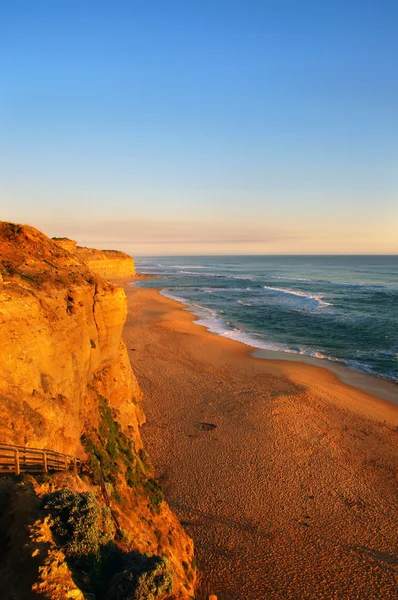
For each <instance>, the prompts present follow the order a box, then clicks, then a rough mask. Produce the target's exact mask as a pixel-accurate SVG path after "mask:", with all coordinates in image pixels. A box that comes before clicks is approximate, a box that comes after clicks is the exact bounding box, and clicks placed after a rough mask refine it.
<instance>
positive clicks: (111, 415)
mask: <svg viewBox="0 0 398 600" xmlns="http://www.w3.org/2000/svg"><path fill="white" fill-rule="evenodd" d="M71 250H72V251H71ZM82 250H84V252H82V253H80V254H79V253H77V252H76V251H73V247H72V246H70V245H69V247H68V248H67V249H65V248H63V247H62V245H60V244H59V243H56V242H55V241H53V240H51V239H49V238H47V237H46V236H45V235H44V234H42V233H40V232H39V231H37V230H36V229H34V228H33V227H29V226H25V225H14V224H11V223H4V222H0V274H1V277H0V331H1V334H0V335H1V339H0V373H1V376H0V442H1V443H7V444H15V445H20V446H24V445H26V446H29V447H34V448H48V449H51V450H55V451H59V452H65V453H67V454H71V455H74V456H77V457H80V458H82V459H83V460H84V461H85V462H84V468H83V475H82V476H81V477H79V476H72V475H66V474H65V475H57V476H55V477H53V478H52V480H51V482H48V481H46V482H40V480H38V479H37V478H36V479H34V478H31V480H30V481H29V485H28V484H27V483H26V482H24V481H23V480H22V481H20V482H18V481H16V482H14V483H13V484H11V483H9V484H7V485H8V487H7V486H6V487H7V492H6V493H7V497H8V498H14V503H15V504H16V505H18V506H19V509H20V512H18V511H17V512H16V511H15V507H14V506H13V505H12V503H11V507H10V503H9V502H8V504H7V511H6V513H7V515H8V516H7V517H6V518H5V520H3V521H2V524H0V533H1V534H2V537H3V538H4V539H5V540H8V544H9V547H10V551H9V552H8V553H7V555H6V556H7V559H6V560H4V561H3V563H2V573H3V575H4V574H5V579H4V581H6V582H7V583H6V586H5V588H4V589H3V587H2V586H3V583H1V581H3V579H2V577H0V595H1V597H2V598H18V597H24V598H25V597H30V596H29V595H27V591H26V589H25V591H24V592H23V595H18V592H15V593H14V592H12V590H13V589H14V588H15V589H19V588H18V586H19V585H20V583H19V582H18V581H17V579H15V576H14V579H13V573H14V572H15V571H18V569H19V568H20V564H19V563H20V562H21V561H22V562H23V561H25V562H26V561H28V563H29V560H30V559H29V557H27V556H26V555H25V554H24V553H22V554H21V556H20V557H19V559H15V558H14V559H13V558H12V556H13V552H12V547H13V544H14V542H13V539H14V538H15V532H13V529H12V527H13V524H14V525H15V523H14V522H15V521H16V522H17V523H20V524H21V528H22V529H23V531H24V532H25V533H24V534H23V535H25V537H26V539H27V540H30V542H29V544H32V543H33V545H34V544H36V546H37V544H38V543H39V542H38V541H37V540H40V539H41V538H40V535H42V533H41V534H40V535H39V534H38V533H37V532H38V531H42V530H43V528H44V529H46V527H47V529H46V531H47V534H46V535H47V538H48V539H47V542H48V543H47V545H46V550H45V551H43V550H42V548H41V546H40V552H39V551H38V552H37V553H36V554H37V557H36V559H35V561H36V562H35V565H34V568H33V567H32V565H31V566H30V571H32V577H31V580H29V585H30V589H34V590H35V591H34V594H33V596H32V597H38V596H41V597H46V598H60V599H62V598H65V599H66V598H71V597H79V596H78V595H73V594H72V591H73V589H72V588H73V586H72V583H73V581H74V582H75V583H74V584H73V585H75V587H76V590H77V592H78V591H79V589H80V590H82V591H83V592H87V590H89V592H88V593H92V589H93V586H94V584H95V580H94V579H95V578H94V579H93V577H94V576H91V575H90V576H89V577H88V579H87V577H86V579H85V580H84V581H83V583H82V584H81V586H80V583H81V582H80V583H79V582H78V583H76V581H79V577H77V579H76V577H75V574H74V573H73V570H76V566H74V565H75V563H73V561H72V563H71V561H70V560H69V559H68V554H67V552H66V554H65V544H63V545H62V544H61V543H60V541H59V532H58V533H57V530H56V529H55V530H54V527H55V525H54V526H53V527H52V528H51V526H50V525H51V521H48V519H49V516H48V511H47V513H45V512H43V508H42V504H40V502H39V500H40V499H41V498H42V497H43V496H44V495H45V494H48V493H50V492H51V494H54V493H56V491H57V490H60V489H63V488H64V487H65V486H66V487H67V489H68V490H69V491H70V492H71V493H72V492H73V493H74V494H75V496H73V497H72V496H71V497H70V498H72V500H73V498H74V500H73V501H76V502H77V500H76V499H78V498H80V496H79V494H83V496H84V494H85V493H91V494H93V498H94V500H93V502H94V504H95V503H96V502H97V503H99V505H104V503H105V505H108V506H106V509H107V510H108V509H109V510H110V511H111V513H109V514H112V518H113V521H114V523H116V526H115V528H114V529H115V530H114V531H113V530H112V531H113V533H112V535H111V534H109V535H111V538H109V539H110V540H111V543H112V544H113V546H112V547H114V548H115V549H116V550H114V552H116V555H117V557H118V560H119V559H120V560H119V563H120V564H119V563H118V564H119V567H120V565H121V564H122V562H120V561H121V560H122V559H121V558H120V557H122V558H123V557H125V556H129V557H131V556H140V557H141V559H140V561H141V562H139V564H140V565H142V564H144V563H145V560H149V558H148V559H147V558H145V559H143V558H142V557H148V556H149V557H151V556H152V557H156V556H158V557H166V559H167V565H169V566H168V569H169V572H168V574H167V577H169V576H170V577H171V579H170V581H171V580H172V589H173V594H172V595H170V593H169V594H168V597H170V598H171V597H173V598H188V597H190V596H192V595H193V585H194V582H195V572H194V568H193V545H192V542H191V540H190V539H189V538H188V536H187V535H186V534H185V532H184V531H183V530H182V528H181V526H180V525H179V523H178V521H177V519H176V517H175V516H174V515H173V513H172V512H171V511H170V509H169V507H168V506H167V504H166V503H165V502H164V501H163V496H162V493H161V490H160V488H159V486H158V484H157V482H156V481H155V480H154V474H153V469H152V467H151V465H150V462H149V460H148V457H147V455H146V453H145V450H144V449H143V446H142V441H141V437H140V432H139V426H140V424H142V423H143V421H144V415H143V413H142V410H141V408H140V399H141V390H140V389H139V386H138V384H137V380H136V378H135V376H134V373H133V372H132V369H131V366H130V363H129V360H128V356H127V352H126V348H125V345H124V342H123V339H122V329H123V325H124V322H125V319H126V310H127V308H126V298H125V294H124V291H123V289H122V288H120V287H117V286H114V285H112V284H110V283H109V282H107V281H106V280H105V279H104V278H103V277H101V276H100V275H98V273H95V272H93V271H92V270H91V269H90V268H89V267H88V264H90V261H89V260H87V264H84V263H85V262H86V259H85V261H82V256H85V257H86V258H87V257H90V256H96V257H98V251H93V252H92V254H91V253H90V251H89V250H88V249H82ZM101 254H105V256H113V254H112V253H111V254H109V253H108V252H104V253H101ZM116 254H117V255H119V253H116ZM101 260H104V262H106V261H107V260H108V258H105V259H101ZM111 260H113V259H111ZM115 260H118V261H120V260H125V259H121V258H120V257H119V256H117V258H116V259H115ZM127 262H129V261H127ZM129 264H130V266H131V263H129ZM112 276H114V275H112ZM104 485H105V487H104ZM10 486H11V487H10ZM12 486H14V487H12ZM3 487H4V482H3ZM76 494H77V495H76ZM104 494H105V495H104ZM0 496H1V493H0ZM83 496H81V498H83ZM84 497H85V496H84ZM21 498H22V499H25V500H26V499H27V498H30V500H29V502H28V505H29V509H28V508H27V509H26V511H27V512H26V511H25V512H26V515H28V516H29V518H28V517H27V516H26V515H25V512H24V508H22V509H21V506H22V507H24V506H25V505H24V502H25V500H21ZM72 500H71V502H72ZM82 501H83V500H82ZM0 502H1V498H0ZM79 502H80V500H79ZM32 507H33V508H32ZM32 511H33V514H34V517H35V519H36V522H35V527H34V528H33V529H32V527H33V525H32V518H31V516H32ZM21 515H22V516H21ZM23 515H25V516H26V519H27V520H26V522H25V523H24V517H23ZM46 515H47V516H46ZM54 522H55V523H57V519H55V521H54ZM54 522H53V523H54ZM46 523H47V525H46ZM49 523H50V525H49ZM35 532H36V533H35ZM23 535H22V533H20V535H19V537H18V540H19V541H18V540H17V541H18V545H19V547H20V538H21V537H23ZM57 536H58V537H57ZM112 536H113V537H112ZM61 537H62V536H61ZM101 539H102V538H101ZM107 539H108V538H107ZM32 540H33V541H32ZM35 540H36V541H35ZM109 543H110V542H109V540H108V545H109ZM29 544H27V546H26V548H28V549H29V548H30V550H31V547H30V546H29ZM39 545H40V544H39ZM103 548H105V545H103V546H101V545H100V550H101V552H103ZM36 549H37V548H36ZM34 551H35V550H33V552H34ZM54 552H55V553H59V552H61V554H57V556H58V558H57V559H56V560H55V558H54V556H55V555H54V554H51V553H54ZM98 552H99V551H98ZM98 552H96V556H98ZM134 553H135V554H134ZM36 554H35V556H36ZM101 556H102V555H101ZM107 556H108V555H107ZM51 557H53V558H54V560H53V559H52V558H51ZM69 558H70V557H69ZM39 559H40V560H39ZM15 560H16V564H14V563H15ZM87 560H88V559H87ZM90 560H91V559H90ZM101 560H102V559H101ZM104 560H105V559H104ZM107 560H108V559H107ZM137 560H138V559H137ZM159 560H160V559H159ZM162 560H163V558H162ZM10 561H11V562H10ZM13 561H14V562H13ZM18 561H19V562H18ZM54 561H55V562H54ZM57 561H58V562H57ZM105 562H106V561H105ZM133 563H134V561H133ZM24 564H25V563H24ZM29 564H30V563H29ZM79 564H80V563H79ZM90 564H91V563H90ZM104 564H105V563H104ZM106 564H108V563H106ZM123 564H124V563H123ZM145 564H146V563H145ZM162 564H163V563H162ZM165 564H166V563H165ZM46 565H47V566H46ZM54 565H58V566H57V567H56V568H55V566H54ZM71 565H72V567H71ZM101 565H102V566H101V567H98V565H97V566H96V567H95V569H97V571H98V569H100V571H101V569H102V570H104V568H105V567H104V566H103V564H102V562H101ZM134 565H135V566H134ZM134 565H133V567H132V568H133V572H134V573H136V571H134V569H136V563H134ZM61 567H62V569H63V572H64V574H66V575H65V577H66V579H65V581H66V580H68V581H69V580H70V581H69V583H68V584H67V583H65V581H64V580H63V581H64V583H63V584H62V585H63V586H64V587H65V586H66V587H65V590H66V591H65V590H64V591H62V590H63V589H64V588H63V587H62V585H60V587H59V586H58V587H56V591H54V590H55V588H53V587H51V585H52V584H51V585H50V583H49V572H50V571H51V572H52V574H53V576H54V577H55V579H56V578H57V576H58V575H59V573H58V570H59V569H61ZM84 568H85V569H86V570H87V566H85V567H84ZM107 568H108V567H107ZM140 568H141V567H140ZM142 568H143V567H142ZM159 568H160V567H159ZM54 569H55V575H54ZM62 569H61V570H62ZM71 569H72V570H71ZM95 569H94V570H93V571H92V572H93V573H94V572H95V573H96V572H97V571H96V570H95ZM77 570H78V571H79V569H77ZM101 572H102V571H101ZM46 573H47V575H46ZM57 573H58V575H57ZM68 573H69V575H68ZM90 573H91V571H90ZM71 574H72V575H73V577H72V575H71ZM112 575H114V573H112V572H111V573H109V572H108V579H107V584H106V585H109V580H111V579H112ZM135 576H137V577H138V575H135ZM90 577H91V578H90ZM131 577H133V576H132V575H131ZM68 578H69V579H68ZM133 580H134V581H135V579H134V577H133ZM10 581H11V583H10ZM71 582H72V583H71ZM54 585H55V584H54ZM106 585H104V586H101V590H102V591H100V592H98V591H97V592H96V594H97V595H96V597H98V598H101V597H105V596H104V595H103V594H104V593H105V591H106ZM115 585H116V584H115ZM118 585H119V584H118ZM13 586H14V587H13ZM49 586H50V587H49ZM68 586H69V587H68ZM70 586H72V587H70ZM79 586H80V587H79ZM111 587H112V586H111ZM50 588H51V589H50ZM169 588H170V586H169ZM169 588H168V591H169V592H170V589H171V588H170V589H169ZM165 589H166V588H165ZM90 590H91V591H90ZM77 592H76V594H77ZM32 593H33V592H32ZM73 593H75V592H73ZM107 593H111V592H109V590H108V592H107ZM13 594H14V595H13ZM68 594H72V595H68ZM110 597H111V596H109V598H110ZM119 597H120V598H121V599H122V598H123V597H126V598H127V597H133V596H128V595H126V596H123V594H119ZM134 597H135V596H134ZM154 597H156V598H162V597H164V595H163V596H162V595H157V596H154Z"/></svg>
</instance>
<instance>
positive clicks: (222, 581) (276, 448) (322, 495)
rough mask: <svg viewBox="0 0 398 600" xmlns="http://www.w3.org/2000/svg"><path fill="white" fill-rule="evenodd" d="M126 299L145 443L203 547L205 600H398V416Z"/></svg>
mask: <svg viewBox="0 0 398 600" xmlns="http://www.w3.org/2000/svg"><path fill="white" fill-rule="evenodd" d="M124 288H125V291H126V294H127V298H128V317H127V322H126V326H125V329H124V338H125V340H126V344H127V348H128V352H129V357H130V360H131V363H132V366H133V369H134V372H135V373H136V375H137V378H138V381H139V384H140V386H141V388H142V390H143V392H144V398H143V407H144V411H145V413H146V415H147V423H146V424H145V425H144V426H143V427H142V435H143V438H144V441H145V444H146V447H147V450H148V452H149V454H150V456H151V459H152V460H153V462H154V465H155V468H156V473H157V476H158V478H159V479H160V481H161V483H162V485H163V489H164V492H165V497H166V500H167V502H168V503H169V504H170V506H171V508H172V509H173V510H174V511H175V512H176V513H177V515H178V517H179V519H180V520H181V522H182V524H183V526H184V528H185V529H186V531H187V532H188V534H189V535H190V536H191V537H192V538H193V539H194V542H195V548H196V556H197V560H198V568H199V571H200V573H201V584H200V588H199V590H198V595H197V598H198V600H201V599H202V598H205V597H206V594H208V593H209V592H211V593H213V594H217V597H218V599H219V600H260V599H267V600H268V599H285V598H286V599H302V598H308V599H314V600H315V599H319V598H325V599H329V598H336V599H337V598H338V599H347V600H348V599H350V600H351V599H353V598H361V599H362V598H364V599H365V598H366V599H375V600H376V599H377V600H379V599H380V598H383V599H393V598H394V599H396V598H397V586H398V547H397V526H396V524H397V522H398V508H397V466H398V408H397V406H394V405H393V404H392V403H388V402H386V401H385V400H381V399H380V398H377V397H376V396H375V395H371V394H369V393H366V392H365V391H364V390H363V389H361V390H360V389H357V388H355V387H353V386H350V385H347V383H344V382H342V381H340V380H339V379H338V378H337V377H336V375H335V374H334V373H332V372H331V371H330V370H328V369H325V368H321V367H318V366H314V365H309V364H305V363H304V362H292V361H286V360H264V359H263V358H256V357H253V356H252V354H251V353H252V350H253V349H251V348H250V347H249V346H245V345H244V344H241V343H239V342H236V341H233V340H230V339H227V338H223V337H220V336H217V335H215V334H213V333H210V332H209V331H208V330H207V329H206V328H204V327H201V326H198V325H196V324H195V323H194V320H195V318H196V317H194V316H193V315H191V314H190V313H189V312H188V311H187V310H185V309H184V307H183V305H182V304H180V303H178V302H176V301H174V300H171V299H168V298H165V297H164V296H162V295H161V294H160V293H159V292H158V291H157V290H154V289H141V288H138V287H133V286H131V284H128V283H125V284H124ZM386 385H388V386H389V387H388V390H389V392H391V390H394V389H395V387H396V386H393V387H391V386H392V384H386ZM380 386H382V387H383V382H382V381H380ZM371 389H372V393H373V394H375V393H377V385H376V387H373V388H371ZM386 389H387V388H386ZM397 389H398V388H397ZM380 395H382V394H380Z"/></svg>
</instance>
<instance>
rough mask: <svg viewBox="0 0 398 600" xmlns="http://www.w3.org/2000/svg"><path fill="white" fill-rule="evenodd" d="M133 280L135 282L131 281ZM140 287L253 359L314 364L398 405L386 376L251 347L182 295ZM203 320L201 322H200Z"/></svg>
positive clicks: (397, 390)
mask: <svg viewBox="0 0 398 600" xmlns="http://www.w3.org/2000/svg"><path fill="white" fill-rule="evenodd" d="M152 278H153V277H152V276H151V275H142V274H140V275H138V276H136V279H135V280H136V281H140V280H145V279H152ZM131 283H134V282H131ZM139 289H152V290H155V291H157V292H158V293H159V294H160V295H161V296H163V297H164V298H167V299H168V300H171V301H172V302H176V303H177V304H179V305H180V306H181V309H182V310H184V311H186V312H187V313H188V314H189V315H190V316H191V317H192V322H193V323H194V324H195V325H196V326H197V327H204V328H205V329H206V330H207V331H208V333H209V334H211V335H215V336H216V337H221V338H225V339H229V340H231V341H233V342H235V343H237V344H241V345H242V346H243V347H245V348H249V349H250V350H249V352H250V354H251V356H252V357H253V358H257V359H261V360H271V361H287V362H292V363H301V364H305V365H309V366H313V367H318V368H321V369H327V370H328V371H329V372H331V373H333V374H334V375H335V376H336V377H337V378H338V380H339V381H341V382H342V383H344V384H346V385H349V386H351V387H353V388H355V389H357V390H360V391H362V392H365V393H367V394H369V395H371V396H373V397H374V398H376V399H378V400H382V401H385V402H388V403H389V404H392V405H394V406H398V383H395V382H394V381H391V380H389V379H386V378H384V377H382V376H377V375H372V374H370V373H364V372H362V371H357V370H356V369H354V368H351V367H349V366H348V365H346V364H345V363H343V362H341V361H339V360H336V361H332V360H329V359H327V358H317V357H314V356H307V355H305V354H295V353H292V352H284V351H282V350H281V351H278V350H268V349H261V348H258V347H256V346H252V345H250V344H249V343H246V342H243V341H241V340H236V339H233V338H230V337H228V336H223V335H221V334H219V333H217V332H214V331H211V329H209V328H208V327H207V326H206V324H205V322H204V320H202V319H201V317H200V315H197V314H196V313H195V312H194V311H193V309H192V307H191V306H190V305H189V303H188V302H187V301H186V300H184V299H183V298H180V299H177V298H174V297H171V296H170V295H167V294H166V293H164V292H163V290H162V289H161V288H139ZM201 321H202V322H201Z"/></svg>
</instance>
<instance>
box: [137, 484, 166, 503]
mask: <svg viewBox="0 0 398 600" xmlns="http://www.w3.org/2000/svg"><path fill="white" fill-rule="evenodd" d="M142 485H143V487H144V489H145V490H146V491H147V493H148V498H149V501H150V503H151V504H152V506H153V507H154V508H157V507H158V506H160V505H161V504H162V502H163V499H164V496H163V492H162V488H161V487H160V485H159V484H158V482H157V481H156V479H148V480H147V481H145V482H144V483H143V484H142Z"/></svg>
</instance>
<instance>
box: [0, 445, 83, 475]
mask: <svg viewBox="0 0 398 600" xmlns="http://www.w3.org/2000/svg"><path fill="white" fill-rule="evenodd" d="M80 465H81V460H80V459H79V458H75V457H74V456H69V454H62V453H60V452H54V451H53V450H41V449H39V448H26V447H24V446H10V445H9V444H0V475H1V474H3V475H5V474H11V473H14V474H15V475H19V474H20V473H48V472H49V471H71V470H73V471H75V472H77V471H78V469H79V467H80Z"/></svg>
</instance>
